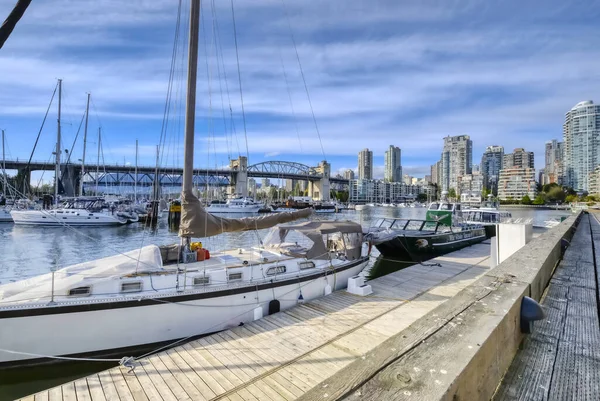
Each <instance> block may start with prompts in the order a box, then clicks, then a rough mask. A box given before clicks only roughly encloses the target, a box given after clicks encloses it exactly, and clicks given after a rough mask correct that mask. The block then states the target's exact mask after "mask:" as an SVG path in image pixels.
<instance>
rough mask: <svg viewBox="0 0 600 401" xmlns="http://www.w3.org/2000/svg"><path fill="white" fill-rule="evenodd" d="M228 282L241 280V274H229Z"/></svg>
mask: <svg viewBox="0 0 600 401" xmlns="http://www.w3.org/2000/svg"><path fill="white" fill-rule="evenodd" d="M228 277H229V281H236V280H241V279H242V272H239V273H229V276H228Z"/></svg>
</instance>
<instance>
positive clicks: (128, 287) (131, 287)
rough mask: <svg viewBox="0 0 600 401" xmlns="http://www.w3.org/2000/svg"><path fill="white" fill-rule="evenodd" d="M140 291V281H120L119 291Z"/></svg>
mask: <svg viewBox="0 0 600 401" xmlns="http://www.w3.org/2000/svg"><path fill="white" fill-rule="evenodd" d="M140 291H142V282H141V281H130V282H128V283H121V292H140Z"/></svg>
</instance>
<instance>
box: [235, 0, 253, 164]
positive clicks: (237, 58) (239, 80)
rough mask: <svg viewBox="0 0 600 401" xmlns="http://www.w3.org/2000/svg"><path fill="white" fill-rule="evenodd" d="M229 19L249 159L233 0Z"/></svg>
mask: <svg viewBox="0 0 600 401" xmlns="http://www.w3.org/2000/svg"><path fill="white" fill-rule="evenodd" d="M231 19H232V21H233V38H234V41H235V58H236V61H237V73H238V83H239V85H240V102H241V106H242V121H243V122H244V138H245V139H246V158H248V159H250V152H249V151H248V130H247V129H246V111H245V110H244V91H243V89H242V73H241V71H240V56H239V52H238V42H237V27H236V24H235V10H234V7H233V0H231Z"/></svg>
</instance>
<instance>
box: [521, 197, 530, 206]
mask: <svg viewBox="0 0 600 401" xmlns="http://www.w3.org/2000/svg"><path fill="white" fill-rule="evenodd" d="M521 205H531V198H530V197H529V195H525V196H524V197H522V198H521Z"/></svg>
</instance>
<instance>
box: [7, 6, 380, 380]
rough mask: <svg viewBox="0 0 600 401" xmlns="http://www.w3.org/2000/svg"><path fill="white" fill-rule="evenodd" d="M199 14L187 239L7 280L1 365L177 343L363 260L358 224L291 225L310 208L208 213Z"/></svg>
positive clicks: (333, 283)
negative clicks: (197, 173)
mask: <svg viewBox="0 0 600 401" xmlns="http://www.w3.org/2000/svg"><path fill="white" fill-rule="evenodd" d="M199 24H200V0H192V1H191V12H190V36H189V37H190V40H189V44H188V46H189V52H188V86H187V99H186V124H185V144H184V153H185V159H184V178H183V188H182V194H181V225H180V232H179V235H180V237H181V243H180V244H177V245H172V246H167V247H158V246H155V245H150V246H146V247H143V248H141V249H138V250H134V251H132V252H129V253H125V254H120V255H116V256H112V257H108V258H104V259H100V260H95V261H91V262H86V263H82V264H79V265H75V266H70V267H66V268H63V269H61V270H58V271H56V272H53V273H49V274H46V275H42V276H39V277H35V278H32V279H29V280H23V281H20V282H15V283H10V284H5V285H2V286H0V367H2V366H3V367H7V368H10V367H15V366H19V365H28V364H39V363H45V362H54V361H56V359H54V358H53V357H56V356H67V357H83V356H87V357H92V358H93V357H99V356H109V355H116V356H119V357H123V356H126V355H130V354H131V353H134V351H133V350H136V351H135V352H138V351H139V350H141V349H142V348H146V349H157V347H160V346H164V345H172V344H173V343H174V342H175V341H179V340H182V339H187V338H191V337H193V336H198V335H202V334H206V333H211V332H216V331H219V330H223V329H226V328H229V327H232V326H237V325H240V324H242V323H244V322H249V321H252V320H255V319H259V318H261V317H262V316H264V315H267V314H270V313H275V312H278V311H280V310H284V309H287V308H290V307H292V306H294V305H296V304H298V303H299V302H303V301H306V300H310V299H314V298H317V297H322V296H324V295H327V294H329V293H330V292H331V291H335V290H339V289H342V288H345V287H346V284H347V282H348V280H349V279H350V278H351V277H353V276H355V275H357V274H358V273H360V272H361V271H362V270H363V269H364V268H365V267H366V265H367V263H368V260H369V256H368V252H369V250H368V246H367V244H366V243H365V242H364V241H363V233H362V227H361V226H360V225H359V224H357V223H353V222H344V221H308V222H303V223H296V224H292V223H291V222H292V221H293V220H296V219H299V218H306V217H309V216H310V214H311V213H312V212H311V210H310V209H306V210H299V211H294V212H282V213H277V214H273V215H266V216H262V217H246V218H240V219H228V218H222V217H217V216H214V215H211V214H209V213H207V212H206V210H205V209H204V208H203V207H202V205H201V203H200V200H199V199H198V198H197V197H196V196H194V194H193V193H192V174H193V150H194V121H195V94H196V68H197V58H198V32H199V29H198V28H199ZM265 228H271V232H270V234H269V235H268V236H267V237H266V238H265V240H264V241H263V242H262V245H261V246H259V247H253V248H236V249H233V250H228V251H222V252H212V253H211V252H209V251H208V250H206V249H204V248H202V245H201V244H199V243H197V242H193V241H192V238H206V237H211V236H215V235H218V234H221V233H225V232H233V231H244V230H260V229H265ZM49 333H51V334H50V335H49Z"/></svg>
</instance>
